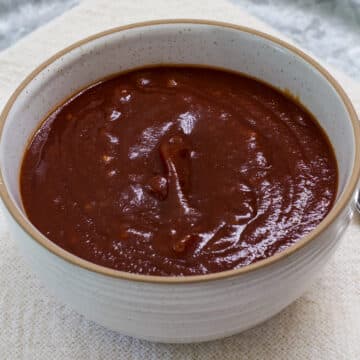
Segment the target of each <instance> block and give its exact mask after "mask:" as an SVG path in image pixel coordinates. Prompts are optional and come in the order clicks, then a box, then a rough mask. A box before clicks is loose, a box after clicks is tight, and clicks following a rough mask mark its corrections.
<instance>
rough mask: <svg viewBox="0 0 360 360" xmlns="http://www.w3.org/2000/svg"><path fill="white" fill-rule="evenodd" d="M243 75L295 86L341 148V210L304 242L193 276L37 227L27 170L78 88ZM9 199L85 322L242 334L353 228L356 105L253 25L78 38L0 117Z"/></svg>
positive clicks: (190, 23) (24, 234) (199, 25)
mask: <svg viewBox="0 0 360 360" xmlns="http://www.w3.org/2000/svg"><path fill="white" fill-rule="evenodd" d="M163 63H165V64H197V65H206V66H216V67H221V68H225V69H229V70H234V71H238V72H241V73H245V74H248V75H251V76H253V77H255V78H258V79H261V80H264V81H265V82H267V83H269V84H272V85H273V86H275V87H277V88H280V89H287V90H288V91H290V92H291V93H292V94H293V95H294V96H296V97H298V98H299V99H300V101H301V102H302V103H303V104H304V105H305V106H306V107H307V108H308V109H309V110H310V111H311V112H312V113H313V114H314V115H315V117H316V118H317V119H318V121H319V122H320V124H321V126H322V127H323V128H324V130H325V131H326V133H327V134H328V136H329V138H330V141H331V143H332V145H333V147H334V149H335V153H336V158H337V162H338V167H339V182H338V195H337V199H336V203H335V205H334V207H333V208H332V210H331V211H330V213H329V214H328V215H327V216H326V218H325V219H324V220H323V221H322V222H321V223H320V224H319V225H318V226H317V227H316V228H315V229H314V230H313V231H312V232H311V233H309V234H308V235H307V236H305V237H304V238H302V239H301V240H299V241H298V242H297V243H296V244H295V245H293V246H291V247H290V248H288V249H286V250H285V251H283V252H282V253H279V254H277V255H275V256H272V257H270V258H268V259H265V260H262V261H259V262H257V263H255V264H252V265H249V266H246V267H243V268H241V269H238V270H232V271H225V272H221V273H217V274H210V275H200V276H187V277H157V276H145V275H136V274H130V273H124V272H121V271H116V270H112V269H108V268H104V267H101V266H99V265H95V264H93V263H90V262H87V261H85V260H83V259H80V258H78V257H77V256H75V255H72V254H70V253H69V252H67V251H65V250H63V249H61V248H60V247H58V246H57V245H55V244H54V243H52V242H51V241H50V240H48V239H47V238H46V237H45V236H43V235H42V234H41V233H40V232H39V231H38V230H37V229H36V228H35V227H34V226H32V225H31V223H30V222H29V221H28V219H27V217H26V215H25V213H24V210H23V206H22V203H21V198H20V193H19V169H20V164H21V160H22V156H23V153H24V150H25V148H26V146H27V143H28V141H29V138H30V137H31V136H32V134H33V133H34V131H35V130H36V129H37V127H38V126H39V124H40V122H41V120H42V119H43V118H44V117H45V116H46V115H47V114H48V113H49V111H51V110H52V109H54V108H55V107H56V106H57V105H58V104H60V103H61V102H62V101H63V100H64V99H66V98H68V97H69V96H70V95H72V94H73V93H75V92H77V91H78V90H80V89H82V88H84V87H85V86H87V85H89V84H91V83H94V82H96V81H98V80H100V79H102V78H104V77H106V76H109V75H110V74H115V73H119V72H122V71H125V70H129V69H132V68H137V67H141V66H144V65H153V64H163ZM0 131H1V135H0V136H1V138H0V171H1V172H0V193H1V197H2V200H3V202H4V204H5V207H6V209H7V215H8V220H9V224H10V229H11V234H12V237H13V238H14V239H16V241H17V242H18V245H19V248H20V249H21V251H22V253H23V255H24V257H25V258H26V259H27V260H28V262H29V263H30V264H31V267H32V268H33V270H34V271H35V272H36V274H37V275H38V277H39V278H40V279H41V280H42V281H43V283H44V284H46V286H47V287H48V289H49V290H50V291H51V292H52V293H53V294H54V295H55V296H56V298H58V299H59V300H60V301H62V302H63V303H65V304H68V305H69V306H71V307H72V308H73V309H75V310H76V311H78V312H79V313H81V314H83V315H85V317H86V318H88V319H92V320H94V321H96V322H98V323H100V324H103V325H105V326H106V327H108V328H111V329H114V330H117V331H119V332H121V333H123V334H126V335H131V336H135V337H139V338H143V339H147V340H152V341H161V342H177V343H186V342H198V341H206V340H211V339H217V338H221V337H225V336H228V335H232V334H235V333H238V332H240V331H242V330H245V329H248V328H250V327H252V326H254V325H256V324H258V323H261V322H262V321H264V320H266V319H268V318H270V317H271V316H273V315H274V314H276V313H278V312H279V311H281V310H282V309H283V308H284V307H286V306H287V305H289V304H290V303H291V302H292V301H294V300H295V299H296V298H297V297H299V296H300V295H301V294H302V293H303V292H304V290H305V289H306V288H307V287H308V285H309V283H310V282H311V281H312V279H313V278H314V277H315V276H316V275H317V274H318V273H319V271H320V269H321V268H322V267H323V266H324V265H325V263H326V262H327V261H328V259H329V257H330V256H331V254H332V253H333V252H334V250H335V248H336V245H337V244H338V241H339V239H340V237H341V235H342V234H343V232H344V230H345V229H346V227H347V225H348V224H349V222H350V219H351V216H352V213H353V209H354V194H355V191H356V187H357V185H358V180H359V170H360V145H359V139H360V130H359V124H358V121H357V118H356V115H355V112H354V109H353V107H352V106H351V104H350V102H349V99H348V98H347V96H346V95H345V93H344V91H343V90H342V89H341V87H340V86H339V84H338V83H337V82H336V81H335V80H334V79H333V78H332V77H331V76H330V75H329V73H328V72H327V71H326V70H324V69H323V68H322V67H321V66H320V65H319V64H318V63H317V62H316V61H314V60H313V59H311V58H310V57H309V56H307V55H305V54H304V53H302V52H301V51H300V50H298V49H296V48H295V47H293V46H291V45H289V44H287V43H284V42H283V41H281V40H279V39H276V38H274V37H272V36H269V35H266V34H263V33H260V32H257V31H255V30H252V29H248V28H244V27H240V26H235V25H231V24H224V23H217V22H212V21H196V20H176V21H171V20H170V21H156V22H148V23H141V24H135V25H130V26H126V27H121V28H116V29H112V30H109V31H106V32H103V33H100V34H97V35H95V36H91V37H89V38H87V39H85V40H83V41H80V42H78V43H76V44H74V45H72V46H70V47H68V48H66V49H64V50H63V51H61V52H59V53H58V54H56V55H55V56H53V57H52V58H51V59H49V60H48V61H46V62H45V63H44V64H42V65H41V66H39V67H38V68H37V69H36V70H35V71H34V72H33V73H32V74H30V75H29V76H28V77H27V78H26V80H25V81H24V82H23V83H22V84H21V85H20V87H19V88H18V89H17V90H16V91H15V93H14V94H13V95H12V97H11V99H10V100H9V102H8V103H7V105H6V106H5V109H4V110H3V112H2V115H1V120H0Z"/></svg>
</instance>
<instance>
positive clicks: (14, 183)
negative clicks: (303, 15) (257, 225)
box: [0, 23, 355, 217]
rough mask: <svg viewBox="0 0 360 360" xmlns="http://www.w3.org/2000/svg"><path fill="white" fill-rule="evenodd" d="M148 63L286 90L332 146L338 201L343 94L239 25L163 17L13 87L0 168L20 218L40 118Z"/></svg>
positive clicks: (343, 157)
mask: <svg viewBox="0 0 360 360" xmlns="http://www.w3.org/2000/svg"><path fill="white" fill-rule="evenodd" d="M152 64H196V65H204V66H205V65H206V66H215V67H221V68H226V69H229V70H234V71H238V72H241V73H245V74H248V75H251V76H253V77H255V78H258V79H262V80H264V81H265V82H267V83H269V84H272V85H273V86H275V87H277V88H280V89H287V90H289V91H290V92H291V93H292V94H293V95H295V96H296V97H298V98H299V99H300V101H301V102H302V103H303V104H304V105H305V106H306V108H307V109H309V110H310V111H311V112H312V113H313V115H314V116H315V117H316V118H317V119H318V121H319V123H320V125H321V126H322V127H323V129H324V130H325V131H326V133H327V134H328V136H329V138H330V141H331V143H332V144H333V147H334V149H335V153H336V158H337V162H338V167H339V183H338V199H339V197H340V196H341V194H342V193H343V190H344V189H345V187H346V185H347V182H348V180H349V175H350V174H351V172H352V169H353V166H354V157H355V150H354V149H355V137H354V130H353V127H352V123H351V120H350V114H349V112H348V110H347V108H346V106H345V105H344V102H343V100H342V99H341V97H340V96H339V94H338V92H337V91H336V90H335V88H334V87H333V86H332V85H331V84H330V83H329V81H328V79H327V78H326V77H325V76H324V75H323V74H322V73H321V72H320V71H319V70H318V69H317V67H316V66H314V64H312V63H309V62H308V61H307V60H305V59H304V58H303V57H302V56H301V55H300V54H299V53H297V52H294V51H292V50H290V49H288V48H287V47H285V46H283V45H281V44H280V43H276V42H273V41H272V40H271V39H269V38H267V37H264V36H262V35H260V34H257V33H255V32H252V31H247V30H245V29H244V30H240V29H236V28H232V27H224V26H221V25H216V24H205V23H163V24H152V25H147V26H135V27H129V28H127V29H122V30H120V31H119V30H115V31H112V32H108V33H106V34H103V35H102V36H98V37H95V38H93V39H92V40H90V41H84V42H82V43H81V44H80V45H76V46H74V47H71V48H70V49H68V50H65V51H64V52H62V53H61V54H60V55H58V56H55V57H54V58H53V59H52V60H51V61H49V62H47V63H46V64H45V65H43V66H42V67H41V68H40V70H38V71H36V72H35V73H34V74H33V76H32V77H31V80H30V81H28V82H25V83H24V85H23V87H22V88H21V89H20V90H19V91H18V92H17V96H16V98H15V101H14V102H13V104H12V105H11V107H10V109H9V112H8V114H7V117H6V119H5V124H4V126H3V131H2V135H1V143H0V166H1V172H2V175H3V181H4V183H5V186H6V187H7V189H8V192H9V194H10V197H11V199H12V200H13V202H14V203H15V205H16V206H17V207H18V210H19V211H20V212H21V213H22V216H24V217H25V214H24V211H23V208H22V204H21V197H20V192H19V181H18V179H19V170H20V166H21V161H22V156H23V153H24V151H25V149H26V146H27V143H28V141H29V138H30V137H31V136H32V134H33V133H34V131H35V130H36V129H37V127H38V126H39V124H40V122H41V120H42V119H43V118H44V117H45V116H46V115H47V114H48V113H49V111H51V110H53V109H54V108H55V107H56V106H57V105H58V104H60V103H61V102H62V101H63V100H64V99H66V98H68V97H69V96H70V95H72V94H73V93H75V92H77V91H78V90H80V89H82V88H84V87H85V86H87V85H89V84H91V83H94V82H96V81H99V80H100V79H102V78H104V77H106V76H109V75H110V74H115V73H119V72H122V71H125V70H129V69H133V68H137V67H142V66H145V65H152ZM280 146H281V145H280Z"/></svg>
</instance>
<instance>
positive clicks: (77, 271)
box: [9, 207, 351, 343]
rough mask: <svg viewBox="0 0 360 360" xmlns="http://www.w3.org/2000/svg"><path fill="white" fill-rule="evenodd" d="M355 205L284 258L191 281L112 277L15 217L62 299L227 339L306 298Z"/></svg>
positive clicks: (149, 333)
mask: <svg viewBox="0 0 360 360" xmlns="http://www.w3.org/2000/svg"><path fill="white" fill-rule="evenodd" d="M350 218H351V210H350V207H348V208H347V210H346V211H344V212H343V213H342V214H341V216H339V217H338V218H337V220H336V221H335V222H334V223H333V224H332V225H331V226H329V227H328V229H327V230H326V231H325V232H324V233H323V234H321V236H319V237H318V238H316V239H314V240H313V241H312V242H310V243H309V244H307V245H306V246H305V247H303V248H302V249H300V250H299V251H297V252H296V253H294V254H292V255H290V256H288V257H286V258H284V259H281V260H280V261H278V262H276V263H274V264H272V265H270V266H267V267H266V268H261V269H258V270H255V271H252V272H249V273H245V274H240V275H238V276H234V277H230V278H225V279H220V280H215V281H208V282H195V283H187V284H153V283H144V282H134V281H129V280H123V279H119V278H112V277H108V276H104V275H100V274H98V273H95V272H92V271H89V270H86V269H83V268H81V267H78V266H75V265H73V264H71V263H69V262H67V261H65V260H63V259H62V258H60V257H58V256H56V255H54V254H52V253H50V252H49V251H47V250H46V249H44V248H43V247H42V246H40V245H39V244H38V243H36V242H34V241H33V239H32V238H31V237H30V236H28V235H27V234H26V233H25V232H24V231H23V230H22V229H21V228H20V227H19V225H18V224H17V223H16V222H14V220H13V219H12V218H11V217H10V216H9V223H10V224H12V233H13V234H14V237H15V238H16V239H17V240H18V241H19V247H20V249H21V250H22V253H23V255H24V257H25V258H26V259H27V260H28V261H29V262H30V264H31V267H32V268H33V269H34V271H35V272H36V273H37V275H38V277H39V278H40V279H41V281H42V282H43V283H44V285H46V287H47V288H48V289H49V290H50V291H51V293H52V294H53V295H55V297H56V298H58V299H59V300H61V301H62V302H64V303H65V304H69V305H70V306H71V307H72V308H73V309H75V310H76V311H77V312H79V313H80V314H83V315H85V317H86V318H88V319H91V320H94V321H95V322H97V323H99V324H102V325H104V326H106V327H108V328H111V329H113V330H117V331H119V332H121V333H122V334H126V335H130V336H136V337H138V338H143V339H146V340H150V341H159V342H168V343H187V342H200V341H208V340H213V339H218V338H221V337H226V336H229V335H232V334H236V333H238V332H241V331H243V330H245V329H248V328H250V327H252V326H254V325H256V324H259V323H261V322H263V321H264V320H267V319H268V318H270V317H272V316H273V315H275V314H277V313H278V312H279V311H281V310H282V309H284V308H285V307H286V306H287V305H289V304H290V303H291V302H293V301H294V300H295V299H296V298H298V297H299V296H300V295H301V294H302V293H303V292H304V290H305V289H306V288H307V287H308V285H309V283H310V282H311V281H312V280H313V279H314V277H315V276H316V275H317V274H318V273H319V271H320V270H321V269H322V268H323V266H324V265H325V263H326V262H327V260H328V259H329V257H330V256H331V255H332V253H333V252H334V250H335V248H336V245H337V244H338V242H339V239H340V237H341V235H342V233H343V232H344V230H345V228H346V226H347V225H348V223H349V221H350Z"/></svg>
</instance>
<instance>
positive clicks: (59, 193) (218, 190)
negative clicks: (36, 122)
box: [20, 66, 337, 276]
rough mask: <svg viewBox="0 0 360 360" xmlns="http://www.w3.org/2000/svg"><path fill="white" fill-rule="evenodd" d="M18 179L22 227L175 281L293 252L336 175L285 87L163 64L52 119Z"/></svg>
mask: <svg viewBox="0 0 360 360" xmlns="http://www.w3.org/2000/svg"><path fill="white" fill-rule="evenodd" d="M20 180H21V193H22V199H23V204H24V207H25V210H26V213H27V215H28V217H29V219H30V221H31V222H32V223H33V224H34V225H35V226H36V227H37V228H38V229H39V230H40V231H41V232H42V233H43V234H45V235H46V236H47V237H48V238H49V239H50V240H52V241H53V242H55V243H56V244H58V245H59V246H61V247H63V248H64V249H66V250H68V251H70V252H71V253H74V254H76V255H78V256H80V257H82V258H84V259H86V260H89V261H92V262H94V263H97V264H100V265H103V266H107V267H110V268H114V269H118V270H123V271H127V272H133V273H141V274H151V275H173V276H181V275H195V274H208V273H214V272H219V271H224V270H230V269H234V268H239V267H242V266H245V265H248V264H251V263H253V262H256V261H259V260H261V259H264V258H267V257H269V256H272V255H273V254H275V253H277V252H280V251H282V250H284V249H285V248H287V247H289V246H291V245H292V244H294V243H295V242H296V241H297V240H298V239H300V238H301V237H302V236H304V235H305V234H307V233H308V232H310V231H311V230H312V229H314V228H315V227H316V225H317V224H318V223H319V222H320V221H321V220H322V219H323V218H324V217H325V216H326V214H327V213H328V212H329V210H330V208H331V206H332V204H333V202H334V199H335V196H336V188H337V166H336V161H335V156H334V153H333V151H332V148H331V146H330V144H329V142H328V140H327V138H326V136H325V134H324V133H323V132H322V130H321V129H320V127H319V126H318V125H317V123H316V120H315V119H314V118H313V117H312V115H311V114H310V113H309V112H308V111H306V110H305V109H304V108H303V107H302V106H300V105H299V104H297V103H296V102H295V101H294V100H292V99H290V98H289V97H287V96H286V95H284V94H283V93H281V92H280V91H278V90H276V89H274V88H272V87H270V86H268V85H266V84H264V83H262V82H260V81H257V80H255V79H251V78H248V77H245V76H243V75H240V74H235V73H230V72H225V71H221V70H215V69H210V68H195V67H171V66H169V67H154V68H147V69H140V70H135V71H132V72H129V73H125V74H121V75H119V76H117V77H114V78H112V79H110V80H105V81H103V82H100V83H98V84H96V85H94V86H91V87H89V88H88V89H86V90H84V91H82V92H81V93H79V94H77V95H76V96H74V97H73V98H72V99H71V100H70V101H68V102H66V103H65V104H64V105H62V106H60V107H59V108H58V109H56V110H55V111H54V112H53V113H52V114H51V115H50V116H49V117H48V118H47V119H45V121H44V122H43V124H42V125H41V127H40V128H39V130H38V131H37V133H36V134H35V136H34V137H33V139H32V141H31V144H30V146H29V148H28V150H27V151H26V153H25V156H24V160H23V165H22V172H21V179H20Z"/></svg>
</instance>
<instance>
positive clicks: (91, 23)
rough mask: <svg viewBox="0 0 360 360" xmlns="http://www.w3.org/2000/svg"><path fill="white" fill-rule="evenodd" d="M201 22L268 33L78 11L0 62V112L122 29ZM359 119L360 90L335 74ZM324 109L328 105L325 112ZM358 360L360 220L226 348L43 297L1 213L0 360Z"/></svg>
mask: <svg viewBox="0 0 360 360" xmlns="http://www.w3.org/2000/svg"><path fill="white" fill-rule="evenodd" d="M175 17H177V18H185V17H186V18H205V19H206V18H207V19H216V20H222V21H228V22H233V23H238V24H244V25H247V26H252V27H256V28H258V29H261V30H265V31H268V32H272V33H275V32H274V31H273V30H271V29H269V28H268V27H267V26H265V25H264V24H262V23H260V22H259V21H258V20H256V19H254V18H252V17H250V16H249V15H247V14H246V13H245V12H243V11H241V9H240V8H239V7H237V6H234V5H232V4H231V3H230V2H228V1H226V0H216V1H213V0H210V1H209V0H208V1H202V0H198V1H195V0H191V1H189V0H185V1H166V0H152V1H142V0H125V1H100V0H90V1H84V2H82V3H81V5H80V6H78V7H76V8H74V9H72V10H71V11H70V12H68V13H66V14H65V15H63V16H61V17H59V18H57V19H55V20H54V21H52V22H51V23H49V24H48V25H46V26H44V27H42V28H40V29H39V30H37V31H35V32H34V33H32V34H31V35H29V36H27V37H26V38H24V39H23V40H21V41H19V42H18V43H17V44H16V45H15V46H13V47H12V48H10V49H8V50H6V51H4V52H2V53H0V106H1V105H2V104H3V103H4V102H5V101H6V99H7V98H8V96H9V94H10V92H11V91H12V90H13V89H14V88H15V87H16V86H17V85H18V84H19V82H20V81H21V80H22V79H23V78H24V77H25V76H26V75H27V74H28V73H29V72H30V71H31V70H32V69H33V68H34V67H35V66H37V65H38V64H39V63H40V62H42V61H43V60H45V59H46V58H48V57H49V56H50V55H52V54H54V52H56V51H57V50H59V49H61V48H63V47H64V46H66V45H69V44H70V43H72V42H74V41H76V40H79V39H81V38H83V37H84V36H87V35H90V34H93V33H95V32H98V31H101V30H104V29H107V28H110V27H113V26H118V25H122V24H126V23H131V22H136V21H143V20H149V19H157V18H175ZM336 76H337V77H338V79H339V80H340V81H341V82H342V83H343V85H344V87H345V88H346V90H347V91H348V93H349V95H350V96H351V98H352V99H353V101H354V103H355V105H356V106H357V108H358V109H360V86H358V85H357V84H355V83H353V82H352V80H350V79H348V78H346V77H345V76H343V75H342V74H339V73H336ZM325 106H326V104H325ZM159 358H161V359H200V360H203V359H219V360H222V359H224V360H226V359H286V360H288V359H304V360H305V359H306V360H308V359H316V360H317V359H327V360H331V359H334V360H335V359H336V360H340V359H344V360H356V359H360V220H359V217H356V218H355V219H354V221H353V222H352V224H351V226H350V228H349V229H348V231H347V232H346V234H345V236H344V238H343V241H342V244H341V246H340V248H339V249H338V251H337V253H336V255H335V256H334V257H333V259H332V260H331V262H330V263H329V265H328V266H327V267H326V269H325V270H324V271H323V272H322V274H321V276H320V278H319V279H318V280H317V281H316V282H315V283H314V285H313V286H312V288H310V289H309V290H308V291H307V293H306V294H304V295H303V296H302V297H301V298H300V299H299V300H297V301H296V302H295V303H294V304H292V305H291V306H289V307H288V308H287V309H286V310H284V311H283V312H282V313H281V314H279V315H277V316H276V317H274V318H273V319H271V320H269V321H267V322H266V323H264V324H262V325H260V326H258V327H256V328H254V329H252V330H249V331H246V332H244V333H242V334H240V335H236V336H233V337H230V338H227V339H224V340H218V341H214V342H210V343H203V344H192V345H165V344H154V343H148V342H146V341H141V340H137V339H133V338H129V337H125V336H122V335H120V334H118V333H115V332H112V331H109V330H107V329H105V328H103V327H101V326H99V325H96V324H94V323H93V322H89V321H87V320H86V319H84V318H83V317H82V316H80V315H78V314H77V313H75V312H74V311H72V310H71V309H70V308H69V307H67V306H66V305H63V304H60V303H59V302H57V300H56V299H54V298H52V297H51V296H49V294H48V293H47V291H46V289H45V288H43V287H42V286H41V284H40V283H39V282H38V279H37V278H36V277H35V276H34V275H33V274H32V272H31V270H30V269H29V268H28V266H27V265H26V264H25V263H24V262H23V260H22V258H20V257H19V254H18V251H17V248H16V246H15V242H14V239H13V238H12V237H11V236H10V235H9V233H8V232H7V229H6V225H5V223H4V216H3V213H1V210H0V359H1V360H5V359H11V360H13V359H36V360H41V359H44V360H49V359H52V360H56V359H67V360H68V359H86V360H92V359H107V360H112V359H159Z"/></svg>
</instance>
